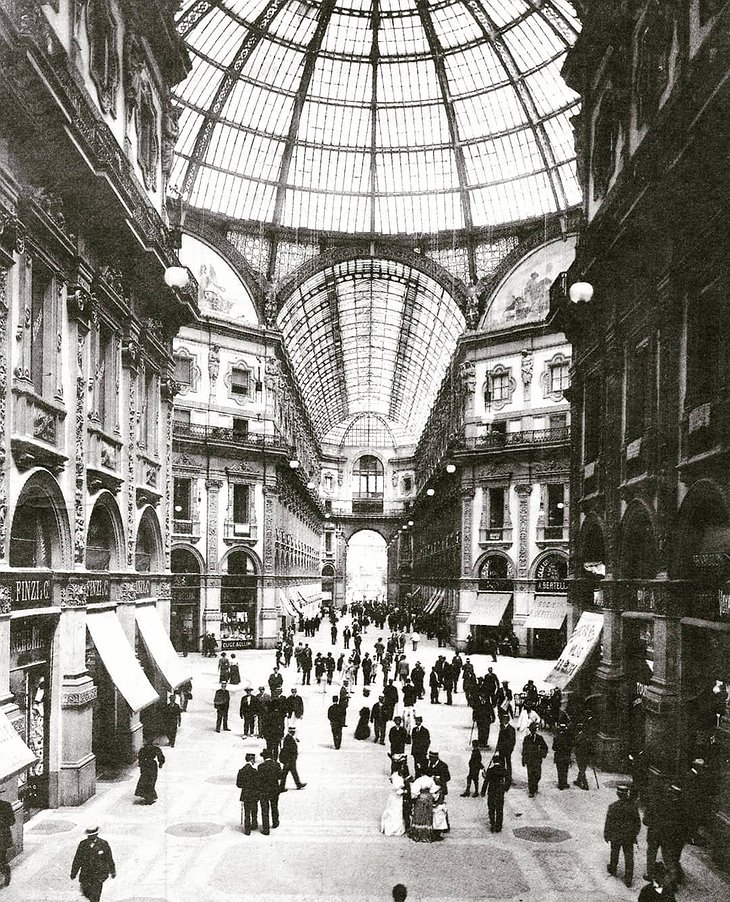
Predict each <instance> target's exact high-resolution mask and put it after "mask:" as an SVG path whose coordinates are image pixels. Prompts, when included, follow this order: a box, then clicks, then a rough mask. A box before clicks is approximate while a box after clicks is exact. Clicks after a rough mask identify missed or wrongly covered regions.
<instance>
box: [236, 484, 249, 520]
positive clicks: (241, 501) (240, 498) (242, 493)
mask: <svg viewBox="0 0 730 902" xmlns="http://www.w3.org/2000/svg"><path fill="white" fill-rule="evenodd" d="M233 522H234V523H249V522H250V512H249V486H247V485H242V484H241V483H237V484H236V485H234V486H233Z"/></svg>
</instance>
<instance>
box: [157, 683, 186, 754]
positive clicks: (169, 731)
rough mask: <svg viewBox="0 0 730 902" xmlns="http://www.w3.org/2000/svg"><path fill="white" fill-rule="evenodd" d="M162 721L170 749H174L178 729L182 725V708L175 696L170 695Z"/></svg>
mask: <svg viewBox="0 0 730 902" xmlns="http://www.w3.org/2000/svg"><path fill="white" fill-rule="evenodd" d="M162 721H163V726H164V730H165V735H166V736H167V741H168V743H169V744H170V748H173V749H174V748H175V739H176V738H177V729H178V727H179V726H180V724H181V723H182V708H181V707H180V705H178V703H177V701H176V700H175V695H174V694H172V695H170V698H169V700H168V702H167V704H166V705H165V710H164V712H163V718H162Z"/></svg>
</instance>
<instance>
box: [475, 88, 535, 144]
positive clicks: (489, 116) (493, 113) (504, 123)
mask: <svg viewBox="0 0 730 902" xmlns="http://www.w3.org/2000/svg"><path fill="white" fill-rule="evenodd" d="M479 105H480V106H481V108H482V113H481V115H482V117H483V120H484V122H485V132H486V133H487V134H494V133H496V132H503V131H509V130H510V129H513V128H516V127H517V126H519V125H525V124H526V123H527V121H528V120H527V114H526V112H525V109H524V107H523V105H522V103H521V101H520V99H519V97H518V96H517V94H516V92H515V90H514V88H512V87H511V86H510V87H505V88H497V89H496V90H494V91H488V92H487V93H486V94H482V95H480V97H479ZM487 129H488V131H487Z"/></svg>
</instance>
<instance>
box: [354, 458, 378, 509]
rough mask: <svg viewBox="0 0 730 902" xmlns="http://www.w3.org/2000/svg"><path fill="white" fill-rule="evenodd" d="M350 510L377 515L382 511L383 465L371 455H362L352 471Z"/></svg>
mask: <svg viewBox="0 0 730 902" xmlns="http://www.w3.org/2000/svg"><path fill="white" fill-rule="evenodd" d="M352 476H353V492H352V510H353V513H354V512H359V513H366V512H368V513H378V512H380V511H382V510H383V465H382V464H381V463H380V461H379V460H378V458H377V457H373V455H372V454H363V456H362V457H361V458H359V459H358V460H357V462H356V463H355V467H354V469H353V471H352Z"/></svg>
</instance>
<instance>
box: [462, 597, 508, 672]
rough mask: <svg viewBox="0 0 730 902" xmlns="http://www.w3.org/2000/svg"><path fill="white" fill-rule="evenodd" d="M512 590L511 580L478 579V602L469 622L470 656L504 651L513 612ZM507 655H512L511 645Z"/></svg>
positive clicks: (468, 642) (468, 645) (468, 646)
mask: <svg viewBox="0 0 730 902" xmlns="http://www.w3.org/2000/svg"><path fill="white" fill-rule="evenodd" d="M512 588H513V582H512V580H511V579H480V580H479V591H478V592H477V597H476V601H475V602H474V607H473V608H472V610H471V612H470V614H469V617H468V619H467V624H468V626H469V627H470V630H471V635H470V640H471V641H469V640H467V649H468V652H469V653H470V654H471V653H486V652H488V651H489V652H491V651H492V650H495V651H496V650H497V649H500V650H501V649H502V644H503V643H504V640H505V639H506V640H509V637H510V636H511V635H512V617H513V613H514V602H513V593H512ZM504 650H506V647H505V649H504ZM508 653H509V654H512V653H513V648H512V646H511V645H510V647H509V652H508Z"/></svg>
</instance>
